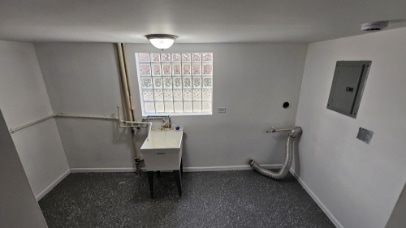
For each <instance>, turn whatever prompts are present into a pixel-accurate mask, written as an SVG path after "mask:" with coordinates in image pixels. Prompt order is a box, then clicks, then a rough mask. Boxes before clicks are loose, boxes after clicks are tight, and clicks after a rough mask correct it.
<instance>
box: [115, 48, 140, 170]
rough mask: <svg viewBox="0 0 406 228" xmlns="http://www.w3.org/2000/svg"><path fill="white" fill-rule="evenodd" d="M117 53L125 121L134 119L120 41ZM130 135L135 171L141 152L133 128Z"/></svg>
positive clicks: (138, 164) (138, 168)
mask: <svg viewBox="0 0 406 228" xmlns="http://www.w3.org/2000/svg"><path fill="white" fill-rule="evenodd" d="M116 47H117V55H118V63H119V65H120V78H121V85H122V94H123V96H124V109H125V112H126V116H127V119H126V121H130V122H131V121H136V119H135V116H134V112H133V109H132V105H131V92H130V87H129V84H128V75H127V69H126V65H125V56H124V47H123V44H122V43H117V44H116ZM131 135H132V145H133V152H134V158H135V164H136V168H137V172H138V171H140V167H139V166H140V162H141V160H142V154H141V153H140V152H139V151H138V150H137V139H136V134H135V132H134V130H133V129H131Z"/></svg>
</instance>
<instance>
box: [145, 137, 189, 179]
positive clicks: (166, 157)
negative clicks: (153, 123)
mask: <svg viewBox="0 0 406 228" xmlns="http://www.w3.org/2000/svg"><path fill="white" fill-rule="evenodd" d="M182 138H183V131H182V130H151V131H150V132H149V135H148V138H147V139H146V140H145V141H144V143H143V144H142V146H141V152H142V153H143V155H144V161H145V168H146V170H147V171H169V170H170V171H172V170H179V167H180V163H181V159H182Z"/></svg>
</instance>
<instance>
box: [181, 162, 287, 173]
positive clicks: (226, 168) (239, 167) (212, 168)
mask: <svg viewBox="0 0 406 228" xmlns="http://www.w3.org/2000/svg"><path fill="white" fill-rule="evenodd" d="M261 167H263V168H265V169H279V168H281V167H282V164H273V165H270V164H265V165H261ZM251 169H252V168H251V166H249V165H230V166H203V167H183V171H184V172H205V171H232V170H251Z"/></svg>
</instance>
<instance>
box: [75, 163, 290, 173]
mask: <svg viewBox="0 0 406 228" xmlns="http://www.w3.org/2000/svg"><path fill="white" fill-rule="evenodd" d="M261 167H263V168H266V169H279V168H281V167H282V164H272V165H270V164H265V165H261ZM251 169H252V168H251V167H250V166H249V165H230V166H203V167H184V168H183V171H185V172H202V171H203V172H204V171H232V170H251ZM135 170H136V169H135V168H133V167H123V168H71V169H70V171H71V173H102V172H134V171H135ZM141 170H143V169H141Z"/></svg>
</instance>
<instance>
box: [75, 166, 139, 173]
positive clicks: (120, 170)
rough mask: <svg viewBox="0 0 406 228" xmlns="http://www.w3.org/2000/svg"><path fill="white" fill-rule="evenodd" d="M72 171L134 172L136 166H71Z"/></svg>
mask: <svg viewBox="0 0 406 228" xmlns="http://www.w3.org/2000/svg"><path fill="white" fill-rule="evenodd" d="M70 171H71V173H108V172H111V173H116V172H123V173H125V172H134V171H135V168H133V167H124V168H71V169H70Z"/></svg>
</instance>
